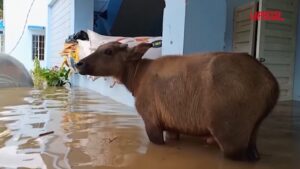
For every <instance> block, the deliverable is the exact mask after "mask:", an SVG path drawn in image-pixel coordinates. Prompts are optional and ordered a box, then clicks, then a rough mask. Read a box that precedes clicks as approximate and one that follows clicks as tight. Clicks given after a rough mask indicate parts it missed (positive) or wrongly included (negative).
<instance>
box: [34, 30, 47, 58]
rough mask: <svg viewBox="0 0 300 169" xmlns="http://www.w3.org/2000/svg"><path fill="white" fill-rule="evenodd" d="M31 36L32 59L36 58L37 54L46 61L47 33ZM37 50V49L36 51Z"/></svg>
mask: <svg viewBox="0 0 300 169" xmlns="http://www.w3.org/2000/svg"><path fill="white" fill-rule="evenodd" d="M31 38H32V39H31V44H32V46H31V50H32V53H31V57H32V60H34V59H35V57H36V56H37V57H38V58H39V60H41V61H44V60H45V35H44V34H32V35H31ZM35 38H37V39H35ZM41 41H42V42H41ZM36 45H37V46H36ZM35 50H37V51H36V52H35ZM36 54H37V55H36Z"/></svg>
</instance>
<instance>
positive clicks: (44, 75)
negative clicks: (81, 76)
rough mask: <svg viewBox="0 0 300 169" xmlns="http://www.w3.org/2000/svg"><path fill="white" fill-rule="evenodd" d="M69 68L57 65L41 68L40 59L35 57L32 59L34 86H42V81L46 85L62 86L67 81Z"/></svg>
mask: <svg viewBox="0 0 300 169" xmlns="http://www.w3.org/2000/svg"><path fill="white" fill-rule="evenodd" d="M70 71H71V69H66V68H64V67H62V68H59V67H57V66H55V67H53V68H52V69H47V68H41V66H40V61H39V59H38V58H37V57H36V58H35V59H34V68H33V71H32V74H33V79H34V81H33V82H34V86H35V87H37V88H41V87H43V85H44V83H46V84H47V85H48V86H57V87H59V86H64V85H65V84H67V83H69V74H70Z"/></svg>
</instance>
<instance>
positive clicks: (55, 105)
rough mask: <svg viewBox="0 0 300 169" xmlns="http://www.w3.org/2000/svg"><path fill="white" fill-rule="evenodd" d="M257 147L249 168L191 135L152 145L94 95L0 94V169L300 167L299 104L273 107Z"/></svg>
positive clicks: (128, 111)
mask: <svg viewBox="0 0 300 169" xmlns="http://www.w3.org/2000/svg"><path fill="white" fill-rule="evenodd" d="M51 131H54V133H52V134H49V135H45V136H43V137H39V135H40V134H43V133H47V132H51ZM237 137H238V136H237ZM258 148H259V151H260V153H261V160H260V161H259V162H256V163H247V162H234V161H230V160H226V159H224V158H223V156H222V153H221V152H220V151H219V149H218V148H217V147H216V146H212V145H206V144H205V143H204V142H203V141H202V140H201V139H199V138H195V137H187V136H184V137H182V138H181V140H180V141H167V144H166V145H164V146H157V145H153V144H151V143H149V141H148V138H147V136H146V133H145V130H144V126H143V122H142V120H141V118H140V117H139V116H138V115H137V113H136V111H135V110H134V109H133V108H130V107H127V106H124V105H122V104H119V103H116V102H114V101H112V100H110V99H109V98H107V97H104V96H101V95H99V94H96V93H95V92H93V91H89V90H86V89H81V88H73V89H62V88H49V89H46V90H43V91H39V90H33V89H28V88H18V89H0V168H49V169H51V168H55V169H60V168H63V169H64V168H72V169H73V168H74V169H113V168H121V169H300V104H299V103H296V102H294V103H292V102H281V103H279V104H278V105H277V107H276V109H275V110H274V112H273V113H272V115H271V116H270V117H268V119H267V120H266V121H265V122H264V123H263V125H262V127H261V129H260V133H259V137H258Z"/></svg>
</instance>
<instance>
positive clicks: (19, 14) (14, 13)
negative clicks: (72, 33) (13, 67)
mask: <svg viewBox="0 0 300 169" xmlns="http://www.w3.org/2000/svg"><path fill="white" fill-rule="evenodd" d="M31 2H32V1H31V0H22V1H20V0H4V2H3V3H4V4H3V5H4V20H5V52H6V53H9V52H10V51H11V50H12V48H13V47H14V46H15V45H16V43H17V41H18V39H19V38H20V36H21V34H22V31H23V27H24V24H25V20H26V16H27V13H28V10H29V7H30V5H31ZM29 25H34V26H43V27H46V25H47V0H36V1H35V3H34V5H33V7H32V9H31V11H30V14H29V17H28V22H27V24H26V26H25V31H24V35H23V37H22V39H21V41H20V43H19V44H18V46H17V48H16V49H15V50H14V51H13V52H12V53H11V54H10V55H12V56H13V57H15V58H16V59H18V60H19V61H20V62H21V63H23V64H24V65H25V67H26V69H28V70H30V69H32V67H33V61H32V34H36V33H41V32H34V31H31V30H29V29H28V26H29ZM41 64H42V65H44V64H45V62H41Z"/></svg>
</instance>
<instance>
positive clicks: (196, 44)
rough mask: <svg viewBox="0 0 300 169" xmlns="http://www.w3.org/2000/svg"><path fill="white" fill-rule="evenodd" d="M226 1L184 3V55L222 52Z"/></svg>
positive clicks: (205, 0)
mask: <svg viewBox="0 0 300 169" xmlns="http://www.w3.org/2000/svg"><path fill="white" fill-rule="evenodd" d="M226 9H227V8H226V0H201V1H199V0H189V1H186V16H185V37H184V53H193V52H199V51H201V52H206V51H223V50H224V47H225V31H226V15H227V14H226Z"/></svg>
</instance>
